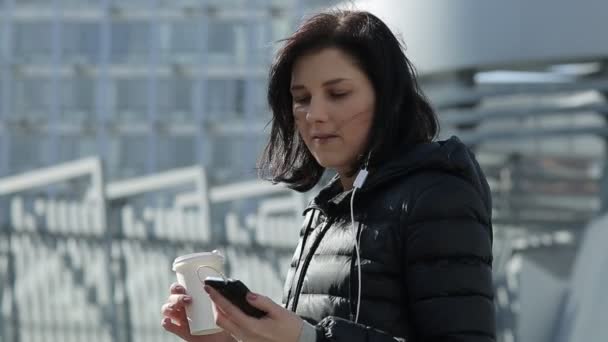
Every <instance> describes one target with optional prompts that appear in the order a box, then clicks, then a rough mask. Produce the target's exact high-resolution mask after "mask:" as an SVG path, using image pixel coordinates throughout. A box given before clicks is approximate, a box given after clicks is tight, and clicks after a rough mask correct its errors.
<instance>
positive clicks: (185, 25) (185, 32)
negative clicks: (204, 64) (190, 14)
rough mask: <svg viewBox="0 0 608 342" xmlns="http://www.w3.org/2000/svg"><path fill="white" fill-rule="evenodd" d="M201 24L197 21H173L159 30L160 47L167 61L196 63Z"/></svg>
mask: <svg viewBox="0 0 608 342" xmlns="http://www.w3.org/2000/svg"><path fill="white" fill-rule="evenodd" d="M200 37H201V25H200V23H199V22H198V21H182V22H173V23H171V24H167V25H163V26H162V27H161V30H160V49H161V54H162V55H163V58H164V59H165V60H166V61H169V62H183V63H197V62H198V61H199V59H200V50H201V43H202V40H201V38H200Z"/></svg>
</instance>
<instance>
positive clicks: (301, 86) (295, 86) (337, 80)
mask: <svg viewBox="0 0 608 342" xmlns="http://www.w3.org/2000/svg"><path fill="white" fill-rule="evenodd" d="M348 80H350V78H334V79H331V80H328V81H325V82H323V86H328V85H332V84H336V83H340V82H342V81H348ZM300 89H306V87H304V86H303V85H301V84H294V85H292V86H291V88H290V90H291V91H294V90H300Z"/></svg>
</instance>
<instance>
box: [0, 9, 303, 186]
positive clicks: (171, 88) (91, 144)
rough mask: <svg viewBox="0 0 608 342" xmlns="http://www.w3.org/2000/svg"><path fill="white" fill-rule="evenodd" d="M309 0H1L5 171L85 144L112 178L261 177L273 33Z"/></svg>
mask: <svg viewBox="0 0 608 342" xmlns="http://www.w3.org/2000/svg"><path fill="white" fill-rule="evenodd" d="M311 6H314V4H311V3H306V2H305V1H303V0H287V1H285V0H280V1H279V0H258V1H245V0H221V1H219V0H205V1H192V0H178V1H161V0H127V1H122V0H121V1H115V0H99V1H85V0H78V1H76V0H53V1H41V0H40V1H34V0H27V1H26V0H2V1H0V70H1V74H0V80H1V84H0V104H1V106H0V132H1V134H0V136H1V139H2V141H1V142H0V146H2V151H1V152H2V153H0V155H1V156H2V157H1V158H0V177H1V176H6V175H11V174H18V173H20V172H23V171H27V170H31V169H36V168H40V167H44V166H48V165H54V164H57V163H62V162H65V161H69V160H74V159H78V158H81V157H84V156H90V155H99V156H101V157H102V159H103V161H104V163H105V167H106V170H107V173H108V177H109V178H110V179H122V178H126V177H133V176H136V175H142V174H150V173H155V172H158V171H162V170H166V169H170V168H175V167H182V166H188V165H193V164H202V165H213V167H212V168H210V174H209V177H210V179H211V180H212V181H213V182H218V183H224V182H229V181H231V180H235V179H243V178H254V177H255V170H254V166H255V161H256V157H257V156H258V154H259V152H260V151H261V149H262V147H263V144H264V142H265V139H266V134H267V132H265V131H264V130H263V128H264V125H265V123H266V122H267V121H268V120H269V113H268V110H267V105H266V96H265V85H266V78H267V70H268V66H269V64H270V61H271V59H272V55H273V52H274V51H275V50H276V47H277V46H278V45H277V44H276V43H275V42H276V41H278V40H279V39H281V38H283V37H285V36H286V34H288V33H289V31H290V30H291V29H292V28H293V27H294V25H295V23H296V21H297V20H298V18H299V17H301V16H302V15H303V14H304V12H305V11H306V9H307V8H310V7H311Z"/></svg>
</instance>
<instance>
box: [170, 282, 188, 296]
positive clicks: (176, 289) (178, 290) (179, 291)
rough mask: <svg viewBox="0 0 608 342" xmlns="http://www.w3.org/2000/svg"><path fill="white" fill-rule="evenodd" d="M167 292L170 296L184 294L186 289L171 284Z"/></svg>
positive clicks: (177, 284) (176, 284)
mask: <svg viewBox="0 0 608 342" xmlns="http://www.w3.org/2000/svg"><path fill="white" fill-rule="evenodd" d="M169 291H170V292H171V294H186V289H185V288H184V287H183V286H182V285H180V284H179V283H173V284H171V287H170V288H169Z"/></svg>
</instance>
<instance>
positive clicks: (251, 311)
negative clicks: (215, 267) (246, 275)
mask: <svg viewBox="0 0 608 342" xmlns="http://www.w3.org/2000/svg"><path fill="white" fill-rule="evenodd" d="M205 285H209V286H211V287H213V288H214V289H215V290H216V291H217V292H219V293H220V294H221V295H222V296H224V297H225V298H226V299H228V300H229V301H230V302H231V303H232V304H234V305H235V306H236V307H238V308H239V309H241V311H243V312H244V313H246V314H247V315H249V316H252V317H255V318H262V317H264V316H266V312H264V311H262V310H260V309H258V308H256V307H254V306H252V305H251V304H249V302H248V301H247V298H246V296H247V293H248V292H249V289H248V288H247V286H245V284H243V283H242V282H241V281H240V280H236V279H224V278H221V277H207V278H205Z"/></svg>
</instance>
